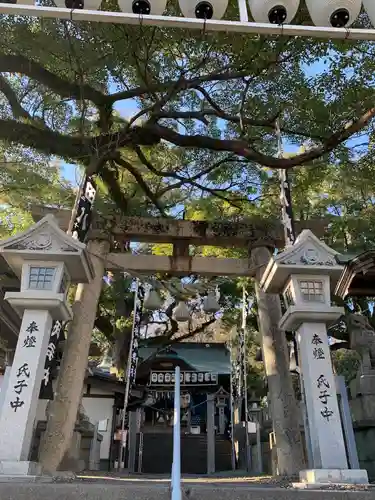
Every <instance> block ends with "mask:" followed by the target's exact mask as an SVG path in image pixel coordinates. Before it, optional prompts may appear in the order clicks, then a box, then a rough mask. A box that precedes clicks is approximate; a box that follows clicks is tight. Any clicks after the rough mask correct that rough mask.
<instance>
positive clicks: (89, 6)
mask: <svg viewBox="0 0 375 500" xmlns="http://www.w3.org/2000/svg"><path fill="white" fill-rule="evenodd" d="M53 1H54V2H55V5H56V7H58V8H59V9H69V10H70V9H85V10H99V7H100V5H101V3H102V0H53ZM22 3H24V2H23V1H22Z"/></svg>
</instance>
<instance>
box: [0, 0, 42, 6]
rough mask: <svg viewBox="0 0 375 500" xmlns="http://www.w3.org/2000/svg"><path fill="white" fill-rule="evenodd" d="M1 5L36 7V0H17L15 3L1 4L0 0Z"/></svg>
mask: <svg viewBox="0 0 375 500" xmlns="http://www.w3.org/2000/svg"><path fill="white" fill-rule="evenodd" d="M0 3H7V4H9V3H15V4H18V5H35V0H16V1H15V2H1V0H0Z"/></svg>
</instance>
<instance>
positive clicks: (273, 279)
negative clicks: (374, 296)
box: [260, 229, 343, 293]
mask: <svg viewBox="0 0 375 500" xmlns="http://www.w3.org/2000/svg"><path fill="white" fill-rule="evenodd" d="M337 255H338V252H336V250H333V248H330V247H329V246H328V245H326V244H325V243H324V242H323V241H320V240H319V238H317V237H316V236H315V235H314V233H312V232H311V231H310V230H309V229H305V230H304V231H302V232H301V233H300V234H299V236H298V237H297V239H296V241H295V243H294V245H292V246H290V247H288V248H287V249H285V250H284V251H283V252H280V253H279V254H277V255H275V256H273V257H272V258H271V259H270V261H269V263H268V265H267V267H266V270H265V271H264V273H263V276H262V278H261V280H260V286H261V288H262V289H263V290H264V291H265V292H268V293H280V292H282V290H283V288H284V286H285V284H286V281H287V280H288V278H289V277H290V276H291V275H292V274H293V275H296V274H301V275H326V276H327V275H328V276H329V277H330V279H331V282H332V286H334V285H335V284H336V283H337V281H338V280H339V278H340V275H341V273H342V270H343V266H342V265H341V264H339V263H338V262H337V260H336V256H337Z"/></svg>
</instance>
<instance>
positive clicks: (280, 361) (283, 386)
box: [251, 248, 305, 476]
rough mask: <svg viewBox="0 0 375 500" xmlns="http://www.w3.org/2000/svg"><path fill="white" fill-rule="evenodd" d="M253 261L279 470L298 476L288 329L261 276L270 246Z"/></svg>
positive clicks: (300, 464) (300, 462) (300, 457)
mask: <svg viewBox="0 0 375 500" xmlns="http://www.w3.org/2000/svg"><path fill="white" fill-rule="evenodd" d="M251 256H252V258H253V264H254V265H255V266H260V267H259V269H258V270H257V274H256V285H255V290H256V297H257V303H258V314H259V329H260V333H261V336H262V349H263V361H264V366H265V371H266V375H267V380H268V388H269V392H270V397H271V413H272V423H273V430H274V432H275V437H276V450H277V462H278V471H279V474H280V475H282V476H295V475H298V473H299V471H300V470H302V469H304V468H305V461H304V453H303V443H302V436H301V431H300V426H299V421H300V419H299V413H298V408H297V404H296V398H295V394H294V390H293V385H292V377H291V374H290V372H289V356H288V347H287V342H286V337H285V333H284V332H283V331H281V330H280V329H279V327H278V323H279V320H280V318H281V316H282V313H281V303H280V297H279V295H277V294H266V293H264V292H263V291H262V290H261V289H260V287H259V280H260V278H261V276H262V274H263V272H264V270H265V268H266V265H267V264H268V261H269V260H270V258H271V253H270V251H269V250H268V249H267V248H257V249H254V250H253V251H252V253H251Z"/></svg>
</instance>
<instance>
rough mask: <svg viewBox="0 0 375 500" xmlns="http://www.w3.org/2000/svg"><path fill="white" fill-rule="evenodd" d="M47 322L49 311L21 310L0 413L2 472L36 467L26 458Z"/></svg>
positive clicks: (41, 373)
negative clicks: (18, 332) (19, 326)
mask: <svg viewBox="0 0 375 500" xmlns="http://www.w3.org/2000/svg"><path fill="white" fill-rule="evenodd" d="M51 326H52V316H51V314H50V313H49V311H43V310H41V311H36V310H25V312H24V314H23V318H22V324H21V330H20V334H19V337H18V343H17V348H16V352H15V355H14V359H13V365H12V369H11V373H10V378H9V383H8V386H7V389H6V393H5V398H4V403H3V406H2V411H1V416H0V464H1V467H0V473H2V474H6V475H18V474H29V473H30V470H31V469H33V470H34V471H35V470H36V469H37V467H36V466H35V467H34V466H33V465H30V462H28V461H27V460H28V458H29V452H30V447H31V441H32V438H33V431H34V420H35V415H36V410H37V405H38V397H39V391H40V384H41V381H42V379H43V376H44V363H45V357H46V352H47V347H48V343H49V338H50V333H51ZM14 463H17V464H19V465H17V466H16V467H14Z"/></svg>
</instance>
